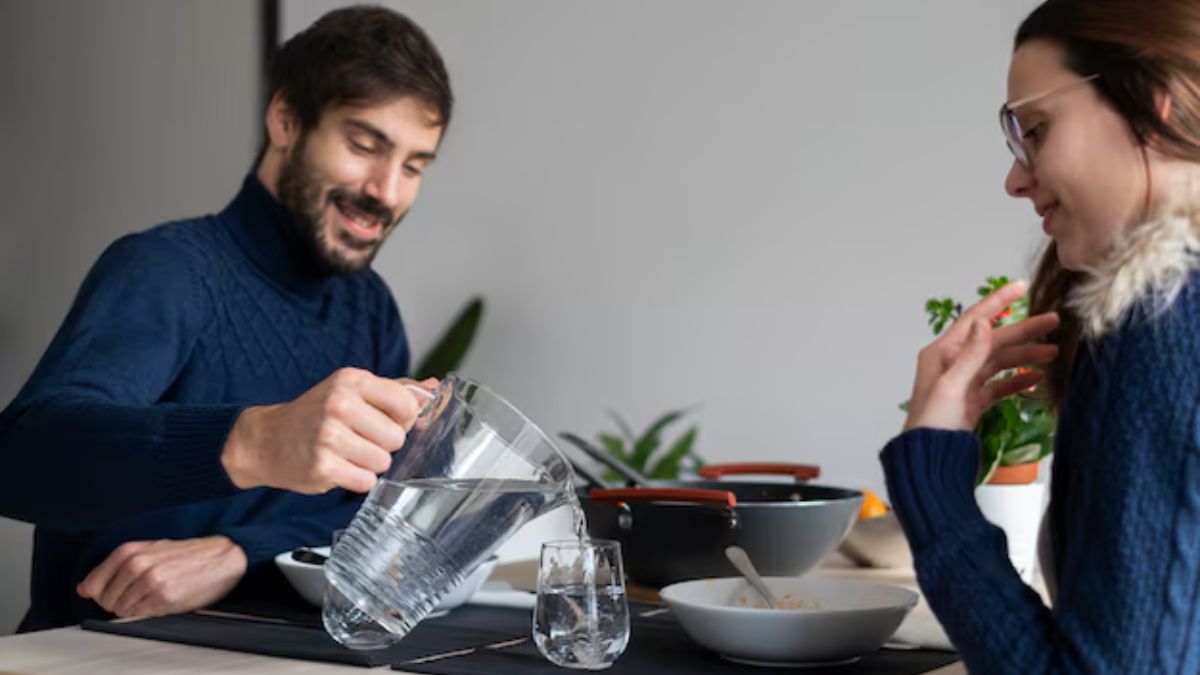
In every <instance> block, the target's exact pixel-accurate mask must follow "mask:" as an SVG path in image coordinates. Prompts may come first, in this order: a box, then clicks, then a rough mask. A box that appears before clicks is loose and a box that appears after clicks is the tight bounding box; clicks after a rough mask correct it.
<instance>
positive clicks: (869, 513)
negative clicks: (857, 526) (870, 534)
mask: <svg viewBox="0 0 1200 675" xmlns="http://www.w3.org/2000/svg"><path fill="white" fill-rule="evenodd" d="M862 493H863V503H862V508H861V509H859V511H858V519H859V520H866V519H868V518H878V517H879V516H883V515H887V512H888V505H887V504H885V503H883V500H882V499H880V498H879V495H877V494H875V493H874V492H871V491H870V490H862Z"/></svg>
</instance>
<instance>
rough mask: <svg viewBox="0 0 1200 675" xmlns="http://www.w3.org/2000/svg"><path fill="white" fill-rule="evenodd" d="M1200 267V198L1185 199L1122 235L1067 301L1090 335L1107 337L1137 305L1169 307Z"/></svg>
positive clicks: (1158, 309)
mask: <svg viewBox="0 0 1200 675" xmlns="http://www.w3.org/2000/svg"><path fill="white" fill-rule="evenodd" d="M1198 268H1200V199H1193V200H1188V201H1185V202H1181V203H1180V204H1178V205H1176V206H1175V207H1173V208H1170V209H1167V210H1166V211H1165V212H1164V213H1163V215H1161V216H1158V217H1156V218H1153V219H1151V220H1149V221H1148V222H1146V223H1143V224H1142V225H1139V226H1138V227H1136V228H1134V229H1133V230H1132V231H1131V232H1129V233H1128V234H1126V235H1124V236H1123V237H1121V238H1120V239H1118V240H1117V243H1116V244H1115V245H1114V246H1113V250H1112V252H1111V253H1110V254H1109V255H1108V257H1107V258H1105V260H1104V261H1103V262H1101V263H1100V264H1099V265H1096V266H1095V267H1091V268H1088V269H1087V270H1085V278H1084V281H1083V282H1081V283H1080V284H1079V285H1078V286H1076V287H1075V289H1074V290H1073V291H1072V293H1071V297H1070V298H1069V300H1068V304H1067V306H1068V307H1069V308H1070V309H1071V310H1072V311H1074V313H1075V315H1076V316H1078V317H1079V319H1080V322H1081V323H1082V325H1083V333H1084V336H1086V337H1088V338H1095V337H1099V336H1102V335H1104V334H1106V333H1108V332H1109V331H1111V330H1112V329H1113V328H1115V327H1116V326H1117V325H1118V324H1120V323H1121V321H1123V320H1124V319H1125V318H1126V316H1128V315H1129V314H1130V313H1131V312H1133V311H1134V310H1144V311H1146V312H1147V313H1149V314H1151V315H1156V314H1159V313H1161V312H1164V311H1166V310H1167V309H1168V308H1169V307H1170V306H1171V304H1172V303H1173V302H1174V301H1175V298H1176V297H1178V295H1179V293H1180V292H1181V291H1182V290H1183V288H1184V286H1185V285H1186V284H1187V282H1188V278H1189V277H1190V276H1191V273H1192V272H1193V271H1194V270H1196V269H1198Z"/></svg>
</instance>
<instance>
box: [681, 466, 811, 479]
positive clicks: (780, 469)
mask: <svg viewBox="0 0 1200 675" xmlns="http://www.w3.org/2000/svg"><path fill="white" fill-rule="evenodd" d="M755 473H761V474H771V475H784V476H793V477H795V479H796V482H804V481H808V480H812V479H814V478H817V477H818V476H820V475H821V467H819V466H813V465H811V464H780V463H763V462H751V463H742V464H705V465H704V466H702V467H700V471H699V474H700V477H701V478H708V479H711V480H717V479H718V478H720V477H721V476H735V475H745V474H755Z"/></svg>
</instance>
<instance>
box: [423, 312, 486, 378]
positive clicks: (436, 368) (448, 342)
mask: <svg viewBox="0 0 1200 675" xmlns="http://www.w3.org/2000/svg"><path fill="white" fill-rule="evenodd" d="M482 320H483V298H479V297H476V298H473V299H472V300H471V301H470V302H468V303H467V306H466V307H464V308H463V309H462V311H461V312H459V314H458V316H457V317H455V319H454V321H453V322H452V323H451V324H450V327H449V328H447V329H446V332H445V333H444V334H442V337H441V338H439V339H438V341H437V342H436V343H434V346H433V349H431V350H430V351H429V353H428V354H426V355H425V358H424V359H422V361H421V363H420V365H418V366H417V368H416V370H414V371H413V373H414V375H413V377H414V378H415V379H417V380H424V379H426V378H430V377H436V378H438V379H442V378H444V377H446V375H448V374H449V373H450V372H451V371H453V370H456V369H457V368H458V367H459V365H460V364H461V363H462V360H463V359H464V358H465V357H466V355H467V351H468V350H469V349H470V348H471V342H472V341H473V340H474V339H475V333H476V331H478V330H479V323H480V322H481V321H482Z"/></svg>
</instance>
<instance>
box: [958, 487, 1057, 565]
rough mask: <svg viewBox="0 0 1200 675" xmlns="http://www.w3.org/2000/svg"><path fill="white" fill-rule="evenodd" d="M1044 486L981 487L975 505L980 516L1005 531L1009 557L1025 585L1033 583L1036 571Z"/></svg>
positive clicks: (978, 489)
mask: <svg viewBox="0 0 1200 675" xmlns="http://www.w3.org/2000/svg"><path fill="white" fill-rule="evenodd" d="M1045 489H1046V486H1045V485H1043V484H1041V483H1031V484H1029V485H980V486H979V487H977V488H975V502H976V503H977V504H979V510H980V511H982V512H983V516H984V517H985V518H987V519H988V520H989V521H991V522H992V523H993V524H994V525H996V526H997V527H999V528H1000V529H1002V530H1004V535H1005V537H1006V538H1007V539H1008V557H1009V559H1010V560H1012V564H1013V567H1015V568H1016V570H1017V574H1019V575H1021V579H1023V580H1024V581H1025V583H1030V582H1032V581H1033V578H1034V575H1035V574H1036V570H1037V537H1038V526H1039V525H1040V524H1041V522H1042V497H1043V496H1044V493H1045Z"/></svg>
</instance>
